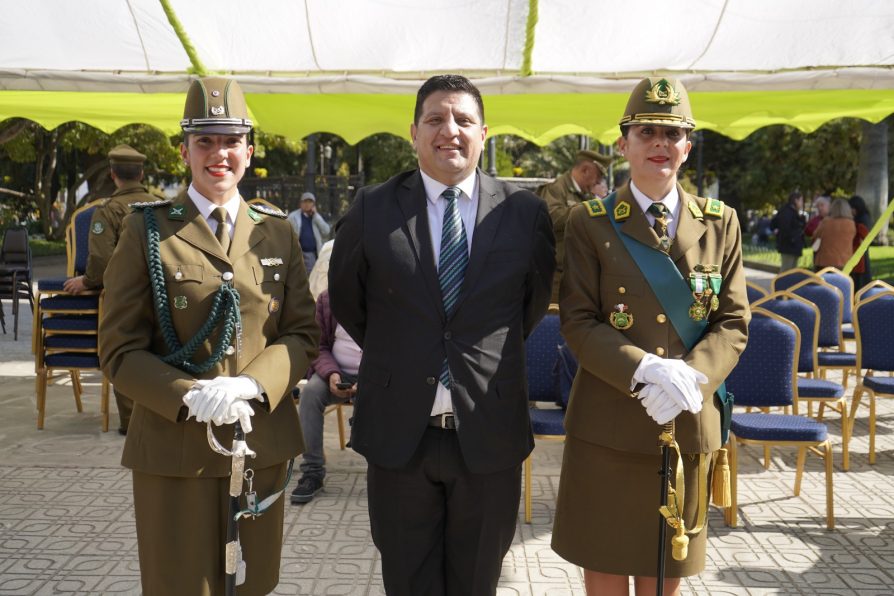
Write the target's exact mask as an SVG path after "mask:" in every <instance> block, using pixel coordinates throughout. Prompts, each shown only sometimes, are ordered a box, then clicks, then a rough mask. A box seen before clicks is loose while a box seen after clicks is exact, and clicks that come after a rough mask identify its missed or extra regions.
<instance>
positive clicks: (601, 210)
mask: <svg viewBox="0 0 894 596" xmlns="http://www.w3.org/2000/svg"><path fill="white" fill-rule="evenodd" d="M584 206H585V207H586V208H587V213H589V214H590V217H602V216H603V215H605V214H606V213H608V212H607V211H606V210H605V205H603V204H602V199H590V200H589V201H584Z"/></svg>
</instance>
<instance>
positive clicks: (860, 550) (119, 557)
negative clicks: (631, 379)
mask: <svg viewBox="0 0 894 596" xmlns="http://www.w3.org/2000/svg"><path fill="white" fill-rule="evenodd" d="M3 307H4V308H5V309H6V312H7V314H8V313H9V304H8V302H4V304H3ZM23 315H24V313H23ZM7 318H9V317H7ZM26 319H27V317H25V316H23V317H22V319H21V320H20V324H22V325H23V327H24V328H25V329H24V338H23V337H22V336H20V339H19V340H18V342H13V341H12V337H11V334H8V335H6V336H0V412H3V414H2V416H3V418H2V421H0V445H2V447H3V458H2V460H0V595H9V596H13V595H21V596H31V595H43V594H91V595H93V594H139V563H138V558H137V547H136V538H135V531H134V521H133V509H132V496H131V486H130V474H129V472H128V471H127V470H125V469H123V468H121V467H120V465H119V463H118V460H119V458H120V452H121V446H122V445H123V438H122V437H120V436H118V435H117V433H115V432H114V431H113V432H109V433H102V432H100V417H99V405H98V403H99V388H98V383H97V381H98V379H97V378H96V377H87V378H85V381H86V383H85V385H86V395H85V396H84V412H83V413H81V414H78V413H77V412H76V411H75V408H74V400H73V398H72V394H71V387H70V385H69V384H68V382H67V381H66V380H64V379H60V381H59V382H58V383H57V384H55V385H53V386H51V387H50V389H49V396H48V405H47V409H48V415H47V420H46V428H45V430H43V431H39V432H38V431H37V430H35V428H36V426H35V424H36V413H35V400H34V383H33V366H32V367H31V369H30V371H29V367H28V361H29V359H30V349H29V345H28V342H29V334H30V321H26ZM112 408H113V412H112V421H113V424H112V427H113V428H114V421H115V419H116V418H115V417H116V416H117V414H116V412H114V400H112ZM867 421H868V409H866V408H865V407H864V408H862V409H861V411H860V413H859V415H858V419H857V424H856V428H855V436H854V439H853V443H852V446H851V470H850V471H849V472H843V471H841V470H840V461H841V455H840V453H841V449H840V441H841V429H840V423H839V420H838V418H837V416H835V415H833V416H832V417H831V418H830V419H829V420H828V422H829V429H830V433H831V435H832V437H833V444H834V452H835V463H836V471H835V476H834V483H835V515H836V529H835V530H834V531H831V532H830V531H827V530H826V529H825V496H824V495H825V485H824V471H823V466H822V462H821V460H820V459H819V458H818V457H809V458H808V460H807V468H806V472H805V475H804V480H803V486H802V494H801V496H800V497H794V496H793V495H792V488H793V483H794V465H795V454H794V451H792V450H784V449H775V450H774V451H773V453H772V461H771V465H770V469H769V470H765V469H764V467H763V462H762V456H763V454H762V451H761V450H759V449H755V448H749V447H745V448H742V449H740V476H739V487H740V494H739V504H740V509H739V527H738V528H736V529H730V528H727V527H725V525H724V524H723V519H722V516H721V513H720V511H719V510H716V509H712V510H711V513H710V516H709V546H708V560H707V567H706V570H705V572H704V573H702V574H701V575H700V576H698V577H692V578H687V580H686V581H685V583H684V587H683V592H684V593H685V594H710V595H746V594H748V595H752V594H754V595H762V594H804V595H807V594H811V595H812V594H823V595H829V596H833V595H865V596H869V595H882V594H894V490H892V489H894V400H880V402H879V408H878V430H877V449H878V456H877V457H878V459H877V463H876V464H875V465H873V466H870V465H869V464H868V460H867V452H868V426H867ZM325 441H326V452H327V457H328V462H327V467H328V471H329V474H328V476H327V478H326V485H325V489H324V491H323V492H321V493H320V494H319V495H318V496H317V498H315V499H314V500H313V501H312V502H311V503H309V504H307V505H303V506H291V505H286V519H285V528H284V544H283V549H282V566H281V579H280V584H279V586H278V587H277V589H276V590H275V592H274V594H279V595H298V594H301V595H304V594H312V595H329V594H332V595H352V596H353V595H367V594H369V595H380V594H384V590H383V589H382V581H381V580H382V576H381V563H380V560H379V556H378V553H377V551H376V549H375V546H374V545H373V543H372V539H371V537H370V532H369V517H368V513H367V508H366V476H365V462H364V461H363V459H362V458H361V457H360V456H358V455H357V454H355V453H353V452H351V451H350V450H347V451H340V450H339V449H338V442H337V433H336V429H335V417H334V416H330V417H327V428H326V437H325ZM561 458H562V445H561V444H556V443H552V442H538V444H537V448H536V450H535V452H534V479H533V483H532V490H533V497H534V505H533V523H532V524H530V525H528V524H525V523H523V521H522V519H521V512H520V513H519V524H518V528H517V531H516V536H515V540H514V542H513V545H512V548H511V551H510V552H509V554H508V555H507V556H506V559H505V560H504V563H503V573H502V576H501V580H500V585H499V588H498V592H497V593H498V594H499V595H500V596H510V595H513V596H514V595H518V596H534V595H537V596H540V595H550V596H559V595H579V594H583V593H584V590H583V582H582V575H581V572H580V570H579V569H578V568H577V567H575V566H573V565H570V564H568V563H567V562H565V561H564V560H562V559H561V558H560V557H559V556H558V555H556V554H555V553H554V552H553V551H552V550H551V549H550V546H549V543H550V537H551V530H552V520H553V514H554V503H555V497H556V493H557V489H558V481H559V469H560V465H561ZM293 486H294V484H293ZM290 488H291V487H290ZM594 539H595V538H594Z"/></svg>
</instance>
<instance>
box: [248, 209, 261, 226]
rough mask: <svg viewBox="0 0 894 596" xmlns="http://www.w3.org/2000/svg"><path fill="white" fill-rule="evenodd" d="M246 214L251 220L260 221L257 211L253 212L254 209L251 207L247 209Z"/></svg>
mask: <svg viewBox="0 0 894 596" xmlns="http://www.w3.org/2000/svg"><path fill="white" fill-rule="evenodd" d="M248 216H249V217H250V218H251V220H252V221H253V222H255V223H261V216H260V215H258V214H257V213H255V211H254V210H253V209H249V210H248Z"/></svg>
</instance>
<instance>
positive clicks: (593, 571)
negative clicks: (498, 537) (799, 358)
mask: <svg viewBox="0 0 894 596" xmlns="http://www.w3.org/2000/svg"><path fill="white" fill-rule="evenodd" d="M620 125H621V134H622V138H621V139H620V140H619V148H620V151H621V153H622V155H624V156H625V157H626V158H627V160H628V162H629V163H630V174H631V181H630V182H629V183H628V184H627V185H625V186H624V187H622V188H621V189H620V190H619V191H618V192H617V193H615V194H613V195H612V196H610V197H608V198H606V199H605V200H604V201H603V200H599V199H593V200H591V201H588V202H586V203H584V204H583V205H580V206H578V207H574V208H573V210H572V212H571V215H570V218H569V221H568V226H567V228H566V231H565V268H564V269H565V275H564V278H563V280H562V287H561V294H560V313H561V318H562V333H563V335H564V336H565V339H566V341H567V343H568V345H569V346H570V347H571V349H572V350H573V352H574V353H575V355H576V356H577V358H578V360H579V362H580V369H579V371H578V373H577V378H576V379H575V382H574V386H573V388H572V391H571V401H570V404H569V407H568V412H567V414H566V417H565V428H566V431H567V435H568V436H567V439H566V443H565V454H564V459H563V462H562V476H561V481H560V485H559V496H558V501H557V505H556V520H555V528H554V532H553V541H552V545H553V548H554V549H555V551H556V552H557V553H558V554H559V555H561V556H562V557H564V558H565V559H567V560H569V561H572V562H574V563H576V564H578V565H580V566H582V567H583V568H584V570H585V572H584V578H585V583H586V586H587V591H588V593H589V594H600V595H602V594H627V591H628V576H634V577H635V586H636V592H637V594H646V593H652V594H654V593H655V589H656V585H655V584H656V577H657V560H658V521H659V507H660V505H663V503H660V502H659V501H660V489H661V479H660V477H659V476H658V474H657V472H658V470H659V469H660V468H661V455H660V450H659V447H658V446H657V445H658V437H659V434H661V433H662V431H663V430H664V427H663V426H662V425H664V424H665V423H669V422H671V421H675V431H676V432H675V438H676V441H677V443H678V444H679V447H680V451H681V452H682V461H683V464H684V466H683V467H684V472H685V487H686V492H685V502H684V504H683V505H684V506H683V512H682V517H683V519H684V522H685V532H683V533H684V534H686V535H687V537H688V539H689V552H688V556H686V558H685V559H684V560H682V561H678V560H676V559H674V558H673V557H672V556H671V553H672V548H671V537H672V536H673V535H674V534H675V532H674V530H673V529H669V531H668V532H667V542H666V544H667V547H666V553H667V556H666V559H665V560H666V563H665V569H666V575H665V577H666V578H670V579H666V580H665V584H664V589H665V593H668V594H673V593H677V592H678V590H679V584H680V580H679V578H680V577H683V576H687V575H693V574H696V573H699V572H700V571H701V570H702V569H703V567H704V562H705V543H706V538H705V534H706V530H705V529H704V528H703V527H700V526H702V524H703V522H704V519H705V515H706V513H707V511H706V509H707V504H706V502H705V501H706V493H707V487H708V486H709V482H708V476H709V473H708V471H709V468H710V462H711V459H710V455H711V454H712V453H713V452H715V451H716V450H718V449H719V448H720V447H721V438H720V437H721V409H722V407H721V402H720V400H719V399H718V397H716V396H715V395H714V394H715V391H717V390H718V387H719V386H720V385H721V383H722V382H723V380H724V379H725V378H726V376H727V374H728V373H729V372H730V370H732V368H733V367H734V366H735V364H736V361H737V360H738V356H739V354H740V353H741V352H742V350H743V349H744V347H745V341H746V334H747V328H748V319H749V316H750V315H749V311H748V302H747V299H746V295H745V283H744V281H745V280H744V273H743V268H742V257H741V250H740V242H741V235H740V232H739V225H738V221H737V219H736V214H735V212H734V211H733V210H732V209H728V208H725V207H724V205H723V203H721V202H720V201H717V200H713V199H710V200H706V199H703V198H700V197H695V196H692V195H689V194H688V193H686V192H685V191H684V190H683V189H682V187H681V186H680V185H679V184H678V183H677V172H678V170H679V168H680V166H681V165H682V163H683V162H684V161H685V160H686V158H687V156H688V154H689V150H690V148H691V143H690V141H689V133H690V131H691V129H692V128H694V126H695V121H694V120H693V118H692V112H691V109H690V107H689V99H688V96H687V94H686V90H685V89H684V88H683V86H682V85H681V84H680V83H679V82H678V81H675V80H667V79H658V78H652V79H644V80H643V81H641V82H640V83H639V84H638V85H637V86H636V88H635V89H634V90H633V93H632V94H631V96H630V100H629V102H628V104H627V109H626V111H625V114H624V117H623V119H622V120H621V122H620ZM653 205H655V206H654V207H653ZM671 295H673V296H677V297H681V298H682V300H678V302H677V303H676V304H673V303H671V302H669V301H668V297H669V296H671ZM690 325H699V327H697V329H698V330H699V331H700V333H699V334H698V335H694V336H693V335H691V334H689V333H684V332H682V331H681V330H684V331H685V330H687V329H689V326H690ZM693 338H694V341H693ZM671 478H672V479H673V478H674V476H673V475H671ZM700 497H702V498H700Z"/></svg>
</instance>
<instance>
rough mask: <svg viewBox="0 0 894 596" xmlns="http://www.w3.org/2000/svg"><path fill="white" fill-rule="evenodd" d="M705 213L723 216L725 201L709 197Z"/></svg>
mask: <svg viewBox="0 0 894 596" xmlns="http://www.w3.org/2000/svg"><path fill="white" fill-rule="evenodd" d="M705 213H706V214H707V215H713V216H714V217H722V216H723V201H720V200H718V199H708V202H707V204H706V205H705Z"/></svg>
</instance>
